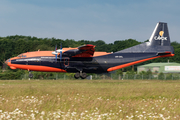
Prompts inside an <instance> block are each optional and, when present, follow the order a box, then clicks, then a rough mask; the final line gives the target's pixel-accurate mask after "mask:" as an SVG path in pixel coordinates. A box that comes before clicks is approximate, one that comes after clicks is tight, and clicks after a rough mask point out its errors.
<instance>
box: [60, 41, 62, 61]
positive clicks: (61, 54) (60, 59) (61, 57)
mask: <svg viewBox="0 0 180 120" xmlns="http://www.w3.org/2000/svg"><path fill="white" fill-rule="evenodd" d="M61 60H62V43H61V45H60V61H61Z"/></svg>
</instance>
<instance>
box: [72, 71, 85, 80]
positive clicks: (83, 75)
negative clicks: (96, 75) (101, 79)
mask: <svg viewBox="0 0 180 120" xmlns="http://www.w3.org/2000/svg"><path fill="white" fill-rule="evenodd" d="M79 77H81V78H82V79H85V78H86V77H87V74H86V73H85V72H82V71H80V72H77V73H76V74H75V75H74V78H76V79H78V78H79Z"/></svg>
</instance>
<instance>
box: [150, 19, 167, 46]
mask: <svg viewBox="0 0 180 120" xmlns="http://www.w3.org/2000/svg"><path fill="white" fill-rule="evenodd" d="M149 41H150V43H151V45H153V46H156V45H158V46H170V37H169V31H168V26H167V23H163V22H159V23H157V25H156V27H155V29H154V31H153V33H152V35H151V37H150V39H149Z"/></svg>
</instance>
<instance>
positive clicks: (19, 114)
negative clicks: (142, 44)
mask: <svg viewBox="0 0 180 120" xmlns="http://www.w3.org/2000/svg"><path fill="white" fill-rule="evenodd" d="M18 118H19V119H40V120H41V119H47V118H50V119H95V120H96V119H103V120H104V119H105V120H106V119H149V120H151V119H152V120H153V119H159V120H161V119H170V120H172V119H180V80H174V81H173V80H172V81H161V80H31V81H29V80H6V81H5V80H4V81H3V80H2V81H0V119H18Z"/></svg>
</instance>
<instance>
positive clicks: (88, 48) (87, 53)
mask: <svg viewBox="0 0 180 120" xmlns="http://www.w3.org/2000/svg"><path fill="white" fill-rule="evenodd" d="M94 47H95V46H94V45H91V44H86V45H82V46H80V47H78V48H77V49H71V50H67V51H65V52H64V53H63V54H62V55H63V56H64V57H65V56H67V57H93V55H94V51H95V49H94Z"/></svg>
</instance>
